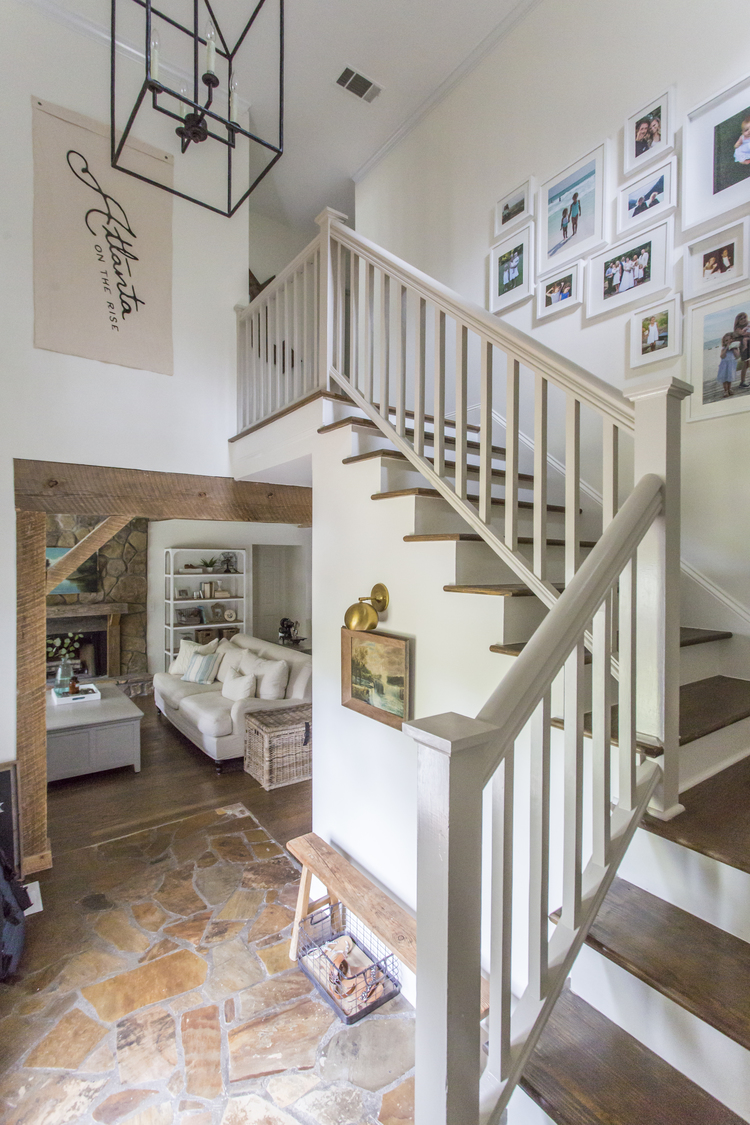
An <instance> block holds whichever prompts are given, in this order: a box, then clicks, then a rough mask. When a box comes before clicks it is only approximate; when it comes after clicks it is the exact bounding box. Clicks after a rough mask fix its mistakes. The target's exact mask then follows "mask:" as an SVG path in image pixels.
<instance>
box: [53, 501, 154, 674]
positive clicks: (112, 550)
mask: <svg viewBox="0 0 750 1125" xmlns="http://www.w3.org/2000/svg"><path fill="white" fill-rule="evenodd" d="M105 518H106V517H105V516H71V515H57V514H56V515H48V516H47V546H48V547H74V546H75V545H76V543H78V542H79V541H80V540H81V539H84V538H85V537H86V536H87V535H88V534H89V532H90V531H92V530H93V529H94V528H95V527H96V526H97V524H99V523H101V522H102V520H103V519H105ZM147 554H148V520H145V519H140V518H137V519H134V520H131V521H130V523H128V524H126V525H125V527H123V528H122V529H121V530H120V531H118V532H117V535H115V536H113V538H112V539H110V540H109V542H108V543H105V544H104V546H103V547H100V548H99V558H98V562H99V589H98V590H97V592H96V593H95V594H50V595H49V597H48V598H47V605H92V604H96V603H98V602H127V603H128V613H127V614H126V615H124V616H123V617H122V619H121V622H120V668H121V671H122V672H123V673H126V672H146V671H147V670H148V666H147V660H146V599H147V578H146V560H147ZM83 631H84V625H83V622H82V623H81V632H83Z"/></svg>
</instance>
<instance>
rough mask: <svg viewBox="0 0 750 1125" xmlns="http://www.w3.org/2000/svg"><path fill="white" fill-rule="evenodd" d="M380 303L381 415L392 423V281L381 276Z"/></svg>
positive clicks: (385, 275)
mask: <svg viewBox="0 0 750 1125" xmlns="http://www.w3.org/2000/svg"><path fill="white" fill-rule="evenodd" d="M381 278H382V283H381V284H382V290H381V301H380V318H381V319H380V341H381V342H380V414H381V417H383V418H385V420H386V421H390V404H391V386H390V380H391V279H390V277H389V275H388V274H387V273H382V274H381Z"/></svg>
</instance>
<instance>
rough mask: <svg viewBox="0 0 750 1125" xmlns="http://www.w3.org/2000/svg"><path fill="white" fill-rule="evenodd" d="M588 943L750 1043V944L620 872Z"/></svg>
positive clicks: (733, 1036) (730, 1034)
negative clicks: (635, 884)
mask: <svg viewBox="0 0 750 1125" xmlns="http://www.w3.org/2000/svg"><path fill="white" fill-rule="evenodd" d="M553 917H555V916H554V915H553ZM586 944H587V945H589V946H591V947H592V948H593V949H596V950H597V952H599V953H601V954H602V955H603V956H604V957H606V958H607V959H608V960H610V961H612V962H614V964H616V965H619V966H620V967H621V968H623V969H625V970H626V971H627V972H629V973H632V974H633V976H635V977H637V978H638V979H639V980H642V981H644V982H645V983H646V984H648V985H650V987H651V988H654V989H656V991H657V992H661V993H662V994H663V995H664V996H668V997H669V999H670V1000H673V1001H674V1002H675V1004H679V1005H680V1007H681V1008H685V1010H686V1011H688V1012H692V1013H693V1015H696V1016H698V1017H699V1018H700V1019H701V1020H703V1022H704V1023H707V1024H710V1026H711V1027H714V1028H716V1030H717V1031H720V1032H721V1033H722V1034H723V1035H726V1036H728V1038H730V1039H733V1040H734V1041H735V1043H739V1044H740V1046H742V1047H744V1048H745V1049H746V1050H747V1049H749V1048H750V945H748V943H747V942H746V941H742V940H741V939H740V938H738V937H735V936H734V935H733V934H728V933H726V931H724V930H720V929H719V928H718V927H717V926H712V925H711V923H710V922H704V921H703V919H702V918H696V916H695V915H694V914H689V913H688V912H687V911H686V910H681V909H680V908H679V907H678V906H672V905H671V904H670V903H668V902H665V901H664V899H661V898H657V896H656V895H652V894H650V893H649V892H648V891H644V890H641V888H640V887H636V886H634V885H633V884H632V883H628V882H626V880H625V879H619V878H615V880H614V882H613V883H612V886H611V887H610V889H609V891H608V892H607V897H606V898H605V900H604V902H603V903H602V905H601V907H600V909H599V913H598V914H597V916H596V919H595V921H594V924H593V926H592V927H591V929H590V931H589V934H588V936H587V938H586Z"/></svg>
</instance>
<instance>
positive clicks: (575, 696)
mask: <svg viewBox="0 0 750 1125" xmlns="http://www.w3.org/2000/svg"><path fill="white" fill-rule="evenodd" d="M583 653H584V648H583V642H582V641H579V643H578V644H577V645H576V647H575V648H574V649H573V652H572V653H571V654H570V656H569V657H568V659H567V660H566V661H565V738H564V741H565V781H564V784H563V790H564V797H563V803H564V816H565V823H564V828H563V904H562V917H561V921H562V923H563V925H564V926H567V927H568V929H570V930H575V929H577V928H578V925H579V923H580V917H581V871H582V863H581V848H582V841H583V691H582V688H583Z"/></svg>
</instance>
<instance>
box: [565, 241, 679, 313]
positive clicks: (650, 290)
mask: <svg viewBox="0 0 750 1125" xmlns="http://www.w3.org/2000/svg"><path fill="white" fill-rule="evenodd" d="M672 227H673V222H672V219H667V220H666V222H663V223H660V224H659V226H658V227H652V228H651V230H645V231H641V232H640V233H639V234H634V235H632V236H631V237H630V238H629V239H627V240H626V241H624V242H620V243H619V244H618V245H617V246H610V247H608V248H607V249H606V250H605V251H604V252H603V253H602V254H599V255H597V257H595V258H592V259H591V261H590V262H589V267H588V283H587V292H586V316H589V317H590V316H598V315H599V314H600V313H604V312H609V311H610V309H616V308H618V307H619V306H620V305H629V304H630V303H631V302H632V301H638V300H640V299H641V298H642V297H650V296H651V295H652V294H654V295H655V294H656V293H658V292H659V290H660V289H667V288H670V287H671V284H672V260H671V247H672Z"/></svg>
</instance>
